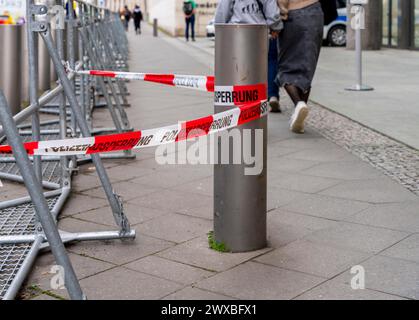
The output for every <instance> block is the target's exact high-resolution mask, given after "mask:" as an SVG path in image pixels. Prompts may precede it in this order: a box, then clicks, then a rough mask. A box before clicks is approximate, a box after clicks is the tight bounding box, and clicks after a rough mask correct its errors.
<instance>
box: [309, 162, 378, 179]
mask: <svg viewBox="0 0 419 320" xmlns="http://www.w3.org/2000/svg"><path fill="white" fill-rule="evenodd" d="M302 173H304V174H308V175H312V176H318V177H325V178H334V179H342V180H361V179H376V178H382V177H383V174H382V173H380V172H379V171H377V170H376V169H374V168H373V167H371V166H370V165H369V164H367V163H364V162H361V161H359V160H356V161H348V162H345V161H339V162H331V163H330V162H328V163H321V164H318V165H314V166H312V167H310V168H307V169H305V170H303V172H302Z"/></svg>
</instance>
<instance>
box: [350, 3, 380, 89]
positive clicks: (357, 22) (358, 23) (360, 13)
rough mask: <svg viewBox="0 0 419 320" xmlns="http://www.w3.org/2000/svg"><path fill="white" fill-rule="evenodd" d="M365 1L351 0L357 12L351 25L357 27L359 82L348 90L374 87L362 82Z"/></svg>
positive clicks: (356, 50)
mask: <svg viewBox="0 0 419 320" xmlns="http://www.w3.org/2000/svg"><path fill="white" fill-rule="evenodd" d="M364 2H365V1H355V0H351V3H352V4H354V6H353V7H352V10H351V11H352V13H354V14H355V17H354V18H353V20H352V23H351V27H352V28H354V29H355V55H356V58H355V59H356V60H355V65H356V80H357V83H356V84H355V85H353V86H350V87H348V88H345V90H347V91H372V90H374V88H373V87H370V86H368V85H365V84H363V82H362V80H363V79H362V34H361V29H363V28H364V25H363V24H364V22H363V20H362V19H364V16H365V10H364V7H363V6H362V4H361V3H364Z"/></svg>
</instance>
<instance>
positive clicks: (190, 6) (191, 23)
mask: <svg viewBox="0 0 419 320" xmlns="http://www.w3.org/2000/svg"><path fill="white" fill-rule="evenodd" d="M195 9H196V2H195V1H194V0H187V1H185V2H183V13H184V15H185V25H186V26H185V39H186V41H189V27H190V29H191V38H192V41H195Z"/></svg>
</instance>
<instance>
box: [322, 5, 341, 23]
mask: <svg viewBox="0 0 419 320" xmlns="http://www.w3.org/2000/svg"><path fill="white" fill-rule="evenodd" d="M320 4H321V5H322V9H323V14H324V25H325V26H327V25H328V24H329V23H331V22H333V21H335V20H336V19H337V17H338V9H337V6H336V0H320Z"/></svg>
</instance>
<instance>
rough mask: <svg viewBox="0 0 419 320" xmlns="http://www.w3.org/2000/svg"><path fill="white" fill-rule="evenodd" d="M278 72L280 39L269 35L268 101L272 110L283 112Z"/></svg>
mask: <svg viewBox="0 0 419 320" xmlns="http://www.w3.org/2000/svg"><path fill="white" fill-rule="evenodd" d="M277 74H278V41H277V39H276V38H272V37H271V36H270V37H269V48H268V101H269V106H270V107H271V112H281V108H280V105H279V86H278V84H277V83H276V82H275V78H276V76H277Z"/></svg>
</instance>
